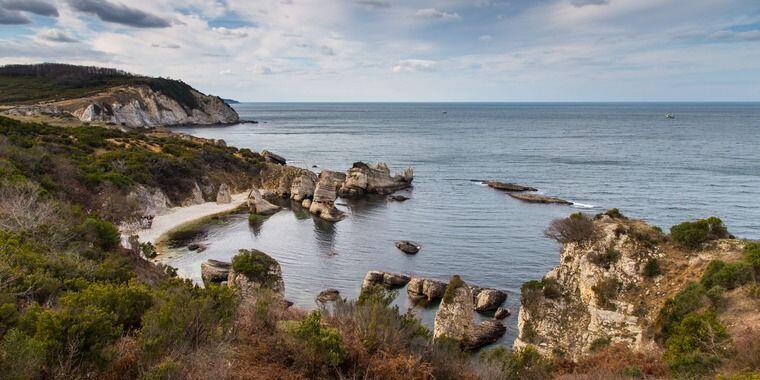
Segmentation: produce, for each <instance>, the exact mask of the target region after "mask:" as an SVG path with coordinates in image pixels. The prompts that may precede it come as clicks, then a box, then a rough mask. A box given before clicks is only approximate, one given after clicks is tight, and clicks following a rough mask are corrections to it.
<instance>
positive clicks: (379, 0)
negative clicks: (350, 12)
mask: <svg viewBox="0 0 760 380" xmlns="http://www.w3.org/2000/svg"><path fill="white" fill-rule="evenodd" d="M354 3H356V4H359V5H364V6H365V7H367V8H375V9H379V8H390V6H391V3H389V2H387V1H384V0H355V1H354Z"/></svg>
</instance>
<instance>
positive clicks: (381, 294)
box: [358, 284, 398, 307]
mask: <svg viewBox="0 0 760 380" xmlns="http://www.w3.org/2000/svg"><path fill="white" fill-rule="evenodd" d="M396 297H398V291H397V290H393V289H386V288H384V287H383V286H382V285H377V284H375V285H370V286H368V287H366V288H363V289H362V292H361V294H359V300H358V303H359V305H371V304H378V305H383V306H386V307H387V306H390V305H391V304H392V303H393V300H395V299H396Z"/></svg>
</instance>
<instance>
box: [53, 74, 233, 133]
mask: <svg viewBox="0 0 760 380" xmlns="http://www.w3.org/2000/svg"><path fill="white" fill-rule="evenodd" d="M191 94H192V96H193V97H194V99H195V104H196V105H197V106H196V107H194V108H193V107H190V106H188V105H183V104H181V103H180V101H178V100H177V99H174V98H172V97H170V96H167V95H165V94H163V93H161V92H158V91H154V90H153V89H151V88H150V87H149V86H146V85H128V86H120V87H114V88H112V89H109V90H108V91H106V92H103V93H100V94H96V95H93V96H89V97H84V98H78V99H72V100H65V101H61V102H57V103H54V104H53V106H55V107H56V108H57V109H60V110H61V111H63V112H66V113H69V114H71V115H73V116H75V117H77V118H78V119H79V120H81V121H83V122H102V123H114V124H119V125H123V126H126V127H133V128H135V127H155V126H167V125H181V124H229V123H235V122H238V121H239V120H240V119H239V117H238V114H237V113H236V112H235V110H233V109H232V108H231V107H230V106H228V105H227V104H226V103H224V101H222V100H221V99H220V98H218V97H215V96H209V95H204V94H201V93H200V92H198V91H195V90H192V91H191Z"/></svg>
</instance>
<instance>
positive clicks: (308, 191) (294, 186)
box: [290, 173, 317, 202]
mask: <svg viewBox="0 0 760 380" xmlns="http://www.w3.org/2000/svg"><path fill="white" fill-rule="evenodd" d="M316 182H317V176H316V175H314V174H313V173H309V174H304V175H302V176H300V177H297V178H295V179H294V180H293V182H292V183H291V185H290V199H292V200H294V201H296V202H303V201H304V199H312V198H314V190H315V189H316Z"/></svg>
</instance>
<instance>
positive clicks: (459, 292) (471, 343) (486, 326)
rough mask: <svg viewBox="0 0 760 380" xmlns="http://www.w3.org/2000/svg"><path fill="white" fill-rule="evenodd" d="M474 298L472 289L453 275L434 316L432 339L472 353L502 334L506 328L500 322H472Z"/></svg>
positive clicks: (473, 319) (473, 320) (473, 318)
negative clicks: (449, 340) (448, 341)
mask: <svg viewBox="0 0 760 380" xmlns="http://www.w3.org/2000/svg"><path fill="white" fill-rule="evenodd" d="M473 298H474V296H473V292H472V288H471V287H470V286H468V285H467V284H466V283H464V281H462V280H461V279H460V278H459V277H458V276H454V278H452V280H451V281H450V282H449V285H448V287H447V289H446V292H445V295H444V297H443V300H442V301H441V305H440V306H439V308H438V311H437V312H436V313H435V325H434V329H433V336H434V337H435V338H440V337H444V336H445V337H448V338H452V339H455V340H457V341H459V344H460V346H461V347H462V348H463V349H465V350H474V349H476V348H479V347H482V346H484V345H486V344H490V343H493V342H495V341H497V340H498V339H499V338H500V337H501V336H502V335H504V333H505V332H506V331H507V328H506V327H505V326H504V324H502V323H501V322H500V321H497V320H488V321H485V322H483V323H480V324H477V323H475V314H474V312H473V308H474V304H473Z"/></svg>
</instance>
